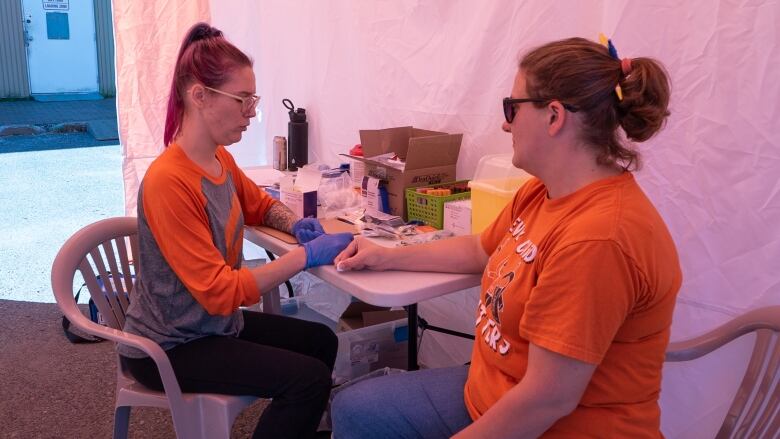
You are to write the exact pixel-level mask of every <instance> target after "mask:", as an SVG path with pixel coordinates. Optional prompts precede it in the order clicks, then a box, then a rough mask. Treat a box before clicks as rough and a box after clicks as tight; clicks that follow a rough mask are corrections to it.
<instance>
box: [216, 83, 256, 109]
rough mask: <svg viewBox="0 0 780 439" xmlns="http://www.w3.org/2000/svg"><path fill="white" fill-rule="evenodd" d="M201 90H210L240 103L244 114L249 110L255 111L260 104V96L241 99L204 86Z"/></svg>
mask: <svg viewBox="0 0 780 439" xmlns="http://www.w3.org/2000/svg"><path fill="white" fill-rule="evenodd" d="M203 88H205V89H206V90H211V91H213V92H214V93H219V94H221V95H225V96H228V97H231V98H233V99H235V100H237V101H238V102H241V111H242V112H244V113H249V111H250V110H255V109H257V105H258V104H259V103H260V96H258V95H252V96H247V97H243V96H238V95H234V94H233V93H228V92H226V91H222V90H217V89H216V88H211V87H207V86H205V85H204V86H203Z"/></svg>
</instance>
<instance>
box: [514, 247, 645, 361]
mask: <svg viewBox="0 0 780 439" xmlns="http://www.w3.org/2000/svg"><path fill="white" fill-rule="evenodd" d="M539 263H540V266H539V279H538V282H537V284H536V286H535V287H534V288H533V290H531V293H530V296H529V299H528V302H527V303H526V306H525V312H524V313H523V316H522V318H521V320H520V335H521V336H522V337H523V338H526V339H527V340H528V341H529V342H531V343H533V344H535V345H537V346H541V347H543V348H545V349H548V350H551V351H553V352H557V353H559V354H562V355H565V356H567V357H571V358H574V359H577V360H580V361H584V362H586V363H591V364H599V363H600V362H601V360H602V359H603V358H604V355H605V354H606V353H607V350H608V349H609V347H610V345H611V344H612V342H613V340H614V339H615V334H616V333H617V331H618V329H619V328H620V327H621V325H623V323H624V321H625V319H626V317H627V316H628V313H629V312H630V310H631V309H632V308H633V305H634V303H635V302H636V296H637V293H636V292H637V291H638V290H639V289H640V288H641V287H640V284H641V280H640V278H639V275H638V271H637V270H636V268H635V267H634V263H633V261H631V260H630V259H629V258H628V257H627V256H626V255H625V253H624V252H623V251H622V249H621V248H620V247H619V246H618V244H617V243H615V242H614V241H611V240H593V241H584V242H577V243H574V244H571V245H568V246H566V247H565V248H562V249H561V250H559V251H557V252H556V253H555V254H552V255H550V256H549V257H547V258H546V260H540V261H539Z"/></svg>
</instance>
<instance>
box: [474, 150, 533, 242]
mask: <svg viewBox="0 0 780 439" xmlns="http://www.w3.org/2000/svg"><path fill="white" fill-rule="evenodd" d="M530 178H531V175H530V174H529V173H527V172H525V171H523V170H522V169H519V168H516V167H514V165H512V153H509V154H494V155H486V156H484V157H482V158H481V159H480V160H479V164H477V171H476V172H475V173H474V179H473V180H471V182H470V183H469V187H470V188H471V232H472V233H480V232H481V231H483V230H485V228H486V227H487V226H489V225H490V223H492V222H493V220H495V219H496V217H497V216H498V214H499V213H501V211H502V210H503V209H504V206H506V205H507V203H509V202H510V201H511V200H512V198H513V197H514V196H515V193H516V192H517V189H519V188H520V186H522V185H523V183H525V182H526V181H528V179H530Z"/></svg>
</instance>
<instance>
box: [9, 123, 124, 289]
mask: <svg viewBox="0 0 780 439" xmlns="http://www.w3.org/2000/svg"><path fill="white" fill-rule="evenodd" d="M89 139H91V137H90V136H89V135H88V134H84V133H72V134H60V135H40V136H10V137H0V152H1V151H4V147H7V146H8V145H9V143H10V144H13V145H14V147H16V148H19V149H22V150H23V151H24V152H5V153H0V236H2V239H0V299H10V300H20V301H28V302H49V303H51V302H54V297H53V296H52V293H51V285H50V280H49V274H50V270H51V264H52V261H53V260H54V256H55V255H56V253H57V251H58V250H59V248H60V246H61V245H62V244H63V243H64V242H65V240H66V239H67V238H68V237H70V236H71V235H72V234H73V233H74V232H75V231H77V230H78V229H80V228H81V227H83V226H85V225H87V224H89V223H92V222H94V221H97V220H99V219H102V218H108V217H111V216H120V215H124V194H123V185H124V183H123V181H122V157H121V153H120V149H119V145H109V146H91V147H76V148H74V147H73V145H79V144H81V145H84V144H94V142H95V140H94V139H92V140H91V143H90V140H89ZM74 142H81V143H74ZM25 147H26V149H25ZM44 147H45V148H44ZM36 148H40V150H36ZM54 148H57V149H54Z"/></svg>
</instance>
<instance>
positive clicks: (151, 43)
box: [114, 0, 780, 438]
mask: <svg viewBox="0 0 780 439" xmlns="http://www.w3.org/2000/svg"><path fill="white" fill-rule="evenodd" d="M114 3H115V7H116V4H122V5H124V8H118V7H116V9H115V13H116V23H117V25H116V30H117V35H116V37H117V44H118V48H117V72H118V76H119V78H118V81H117V83H118V84H117V88H118V93H119V97H120V99H119V112H120V131H121V139H122V145H123V148H124V150H125V151H126V152H127V156H126V165H125V175H126V179H127V181H130V180H134V179H137V178H140V176H141V174H142V170H143V169H145V167H141V166H137V165H136V163H139V162H140V163H144V164H146V163H147V162H146V161H144V160H146V159H148V158H150V157H152V156H153V155H154V154H155V153H156V152H157V151H159V150H160V146H161V145H160V142H161V140H160V139H161V138H162V124H163V121H164V117H165V112H164V102H165V100H166V99H167V95H168V88H169V84H170V75H171V71H172V69H173V60H174V56H175V52H176V46H177V45H178V44H179V42H180V41H181V35H182V32H183V29H185V28H186V27H187V26H188V25H189V24H191V22H194V21H195V20H196V19H200V18H202V17H204V13H203V12H202V8H201V9H200V10H199V12H197V13H196V12H194V11H192V10H190V11H186V10H185V11H184V12H181V9H180V8H179V7H178V5H177V7H176V8H175V9H176V12H173V11H174V7H173V5H172V3H173V2H160V1H158V2H144V3H143V5H145V6H141V5H140V4H139V5H138V6H135V2H130V1H129V0H126V1H121V0H115V1H114ZM176 3H179V2H176ZM193 3H196V4H198V5H199V6H202V5H204V4H205V3H206V0H203V1H200V2H193ZM147 4H154V5H158V6H155V7H152V6H148V5H147ZM196 9H197V8H196ZM188 14H189V15H188ZM205 16H207V14H205ZM211 16H212V19H213V24H214V25H216V26H217V27H219V28H220V29H222V30H223V31H224V32H225V34H226V35H227V37H228V38H229V39H231V40H232V41H233V42H234V43H235V44H236V45H238V46H239V47H240V48H242V49H244V50H245V51H246V52H247V53H249V54H250V55H251V56H252V57H253V58H254V60H255V72H256V74H257V79H258V94H259V95H261V96H262V101H261V106H260V108H261V110H262V112H263V119H262V122H257V121H256V122H254V124H253V126H252V127H250V129H249V131H248V132H247V133H246V136H245V139H244V140H243V141H242V142H241V143H240V144H237V145H235V146H233V147H231V151H232V152H233V153H234V155H235V156H236V157H237V159H238V161H239V163H240V164H243V165H247V166H248V165H257V164H265V163H268V162H269V156H270V154H269V150H270V144H271V139H272V138H273V136H275V135H286V134H287V128H286V124H287V114H286V110H285V109H284V108H283V107H282V104H281V100H282V98H290V99H292V100H293V102H295V104H296V105H298V106H302V107H305V108H306V110H307V113H309V117H310V125H309V139H310V141H309V147H310V158H311V160H317V161H321V162H325V163H329V164H336V163H338V162H339V161H340V160H339V158H338V156H337V154H339V153H343V152H346V151H347V149H348V148H349V147H351V146H352V145H354V144H355V143H357V142H359V139H358V129H361V128H382V127H389V126H399V125H414V126H416V127H421V128H426V129H431V130H439V131H446V132H462V133H463V134H464V138H463V147H462V150H461V157H460V161H459V163H458V173H459V177H460V178H468V177H470V176H471V174H472V173H473V172H474V169H475V167H476V163H477V161H478V159H479V157H481V156H482V155H485V154H491V153H500V152H507V151H509V150H510V148H511V146H510V145H511V142H510V137H509V135H507V134H506V133H503V132H502V131H501V129H500V125H501V121H502V115H501V104H500V101H501V98H502V97H504V96H507V95H508V94H509V92H510V88H511V85H512V79H513V76H514V74H515V71H516V65H517V60H518V54H519V53H520V52H522V51H524V50H527V49H528V48H530V47H532V46H535V45H538V44H541V43H544V42H547V41H550V40H555V39H560V38H565V37H570V36H583V37H588V38H593V39H595V38H596V36H597V35H598V33H599V32H604V33H605V34H607V35H608V36H610V37H611V38H612V39H613V41H614V43H615V45H616V47H617V49H618V51H619V53H620V55H621V56H622V57H638V56H650V57H655V58H658V59H660V60H661V61H663V62H664V63H665V64H666V67H667V68H668V70H669V73H670V74H671V78H672V85H673V95H672V103H671V112H672V116H671V118H670V120H669V123H668V125H667V127H666V129H665V130H664V131H663V132H662V133H661V134H660V135H659V136H658V137H656V138H654V139H653V140H652V141H650V142H646V143H644V144H642V145H641V146H640V148H641V150H642V151H643V153H644V157H645V159H646V160H645V163H646V165H645V168H644V169H643V170H642V171H641V172H639V173H638V174H637V175H638V179H639V181H640V183H641V185H642V187H643V188H644V189H645V191H646V192H647V193H648V195H649V196H650V198H651V199H652V200H653V201H654V203H655V204H656V206H657V207H658V209H659V211H660V212H661V214H662V215H663V217H664V218H665V219H666V221H667V224H668V225H669V228H670V230H671V232H672V235H673V236H674V239H675V241H676V243H677V246H678V250H679V253H680V257H681V261H682V265H683V271H684V276H685V278H684V283H683V287H682V291H681V292H680V299H679V302H678V306H677V310H676V313H675V320H674V326H673V339H680V338H682V337H687V336H691V335H694V334H697V333H700V332H703V331H704V330H707V329H710V328H712V327H713V326H715V325H717V324H718V323H721V322H723V321H725V320H727V319H728V318H730V317H732V316H734V315H737V314H740V313H742V312H744V311H745V310H748V309H752V308H756V307H759V306H764V305H770V304H780V274H779V272H778V270H777V269H776V268H773V267H774V263H775V262H774V261H776V260H780V227H778V226H777V224H778V223H780V183H779V182H778V175H780V129H779V128H780V127H778V122H777V120H779V119H780V108H779V106H780V84H779V83H778V81H777V78H778V77H780V53H778V51H779V49H778V39H780V37H778V34H777V23H778V21H779V20H780V3H778V2H774V1H748V2H739V3H734V2H722V1H711V0H709V1H705V0H698V1H697V0H693V1H688V2H679V1H672V0H665V1H664V0H662V1H654V2H630V1H627V0H623V1H618V0H616V1H580V2H555V3H551V2H540V1H539V2H518V1H513V0H506V1H485V2H473V1H465V0H462V1H453V0H426V1H422V0H406V1H378V0H371V1H360V2H358V1H351V0H342V1H336V0H333V1H328V2H320V1H315V0H300V1H297V2H288V1H281V0H279V1H270V0H268V1H254V0H232V1H214V2H211ZM127 20H129V21H130V23H128V22H127ZM188 20H189V21H188ZM122 44H124V45H125V49H124V50H122V47H120V45H122ZM135 69H137V70H139V71H140V72H143V73H137V72H134V70H135ZM152 73H153V74H152ZM142 85H143V86H142ZM128 113H132V115H133V116H132V117H130V115H129V114H128ZM147 133H154V135H147ZM138 159H140V160H138ZM134 181H135V180H134ZM136 187H137V186H136ZM134 190H135V188H134V187H133V186H132V185H130V184H128V191H127V197H128V198H127V200H128V202H127V205H128V210H129V211H130V212H134V205H135V202H134V200H135V193H134ZM131 207H132V208H131ZM773 224H774V226H773ZM444 302H445V303H443V304H440V305H437V307H435V308H436V312H437V313H438V315H446V314H447V313H442V312H441V311H442V309H445V307H446V306H448V305H447V304H446V302H447V301H444ZM450 302H451V303H452V305H450V308H451V313H450V314H451V315H457V316H461V317H457V319H461V318H462V319H463V320H462V321H464V322H466V321H468V319H472V318H473V310H471V309H462V308H463V307H464V304H466V303H468V302H469V301H468V300H451V301H450ZM421 310H423V312H425V311H424V310H425V307H424V305H421ZM431 323H434V322H431ZM437 323H441V322H437ZM434 324H436V323H434ZM426 337H428V335H426ZM746 349H749V347H748V346H747V344H746V343H744V342H739V343H737V344H735V345H734V346H731V347H729V348H728V349H723V350H721V351H718V352H716V353H714V354H712V355H711V356H709V357H707V358H705V359H702V360H701V361H696V362H692V363H690V364H686V365H676V364H675V365H669V366H668V367H667V368H666V369H665V379H664V387H663V392H662V409H663V431H664V433H665V434H666V435H667V436H668V437H670V438H699V437H712V436H714V433H713V429H714V428H717V426H718V425H719V423H720V422H721V420H722V419H723V416H724V415H725V411H726V409H727V406H728V403H729V401H730V399H731V397H732V396H733V392H734V387H735V386H736V385H737V383H738V379H739V377H740V376H741V374H742V370H744V364H745V363H746V361H747V358H746V354H745V350H746Z"/></svg>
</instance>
